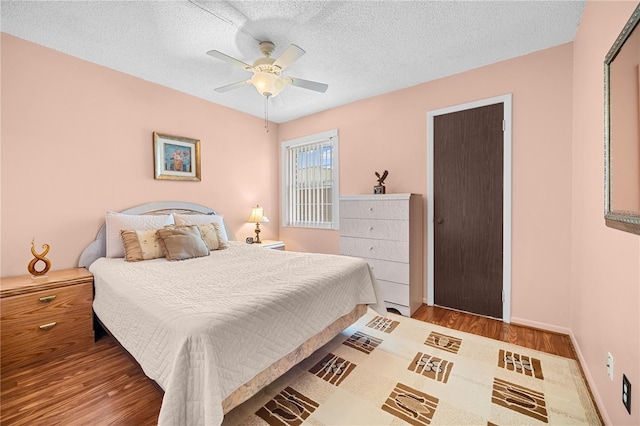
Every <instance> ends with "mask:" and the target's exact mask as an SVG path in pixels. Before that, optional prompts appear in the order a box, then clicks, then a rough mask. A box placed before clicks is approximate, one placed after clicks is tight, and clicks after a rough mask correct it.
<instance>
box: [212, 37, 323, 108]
mask: <svg viewBox="0 0 640 426" xmlns="http://www.w3.org/2000/svg"><path fill="white" fill-rule="evenodd" d="M274 48H275V45H274V44H273V43H272V42H270V41H263V42H260V52H262V54H263V55H264V57H263V58H258V59H256V60H255V61H254V62H253V65H249V64H246V63H244V62H242V61H240V60H238V59H235V58H232V57H231V56H229V55H225V54H224V53H222V52H220V51H217V50H210V51H208V52H207V55H209V56H212V57H214V58H216V59H220V60H222V61H225V62H228V63H230V64H231V65H234V66H236V67H240V68H242V69H244V70H247V71H251V72H252V73H253V76H252V77H251V78H250V79H248V80H243V81H239V82H237V83H233V84H229V85H227V86H222V87H218V88H217V89H215V90H216V92H219V93H225V92H228V91H229V90H233V89H237V88H239V87H242V86H245V85H247V84H253V86H254V87H255V88H256V90H257V91H258V93H260V94H261V95H262V96H264V97H266V98H272V97H274V96H277V95H278V93H280V92H281V91H282V90H283V89H284V88H285V87H287V86H288V85H292V86H297V87H302V88H303V89H309V90H314V91H316V92H321V93H324V92H326V91H327V88H328V87H329V86H328V85H326V84H324V83H318V82H316V81H309V80H303V79H301V78H295V77H289V76H286V77H283V76H282V71H284V70H285V69H286V68H287V67H288V66H289V65H291V64H292V63H294V62H295V61H296V60H298V59H299V58H300V57H301V56H302V55H304V54H305V51H304V50H302V49H301V48H299V47H298V46H296V45H295V44H292V45H290V46H289V47H288V48H287V50H285V51H284V52H283V53H282V54H281V55H280V56H279V57H278V59H273V58H271V54H272V53H273V50H274Z"/></svg>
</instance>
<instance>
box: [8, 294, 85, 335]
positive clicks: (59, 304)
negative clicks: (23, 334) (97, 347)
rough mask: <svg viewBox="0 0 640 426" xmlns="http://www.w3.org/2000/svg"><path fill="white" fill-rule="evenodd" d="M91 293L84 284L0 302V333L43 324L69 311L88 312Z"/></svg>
mask: <svg viewBox="0 0 640 426" xmlns="http://www.w3.org/2000/svg"><path fill="white" fill-rule="evenodd" d="M92 291H93V290H92V284H91V283H86V284H80V285H75V286H70V287H58V288H53V289H51V290H44V291H38V292H34V293H29V294H24V295H20V296H12V297H5V298H3V299H0V307H1V311H0V314H1V315H2V331H4V329H5V327H7V326H9V325H15V324H29V323H37V322H42V321H46V320H47V319H48V318H53V317H59V316H63V315H65V314H66V313H67V312H69V311H71V310H78V309H79V310H84V311H89V312H90V311H91V303H92V299H93V293H92ZM3 334H4V333H3Z"/></svg>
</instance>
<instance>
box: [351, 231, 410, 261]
mask: <svg viewBox="0 0 640 426" xmlns="http://www.w3.org/2000/svg"><path fill="white" fill-rule="evenodd" d="M340 253H341V254H345V255H347V256H355V257H362V258H368V259H380V260H390V261H394V262H405V263H408V262H409V247H408V244H407V243H405V242H402V241H389V240H373V239H367V238H353V237H340Z"/></svg>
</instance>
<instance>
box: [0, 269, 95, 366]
mask: <svg viewBox="0 0 640 426" xmlns="http://www.w3.org/2000/svg"><path fill="white" fill-rule="evenodd" d="M61 275H64V274H61ZM65 277H67V278H66V280H65V279H63V278H60V279H56V278H51V279H49V280H47V279H46V278H45V279H43V280H42V281H37V280H31V279H30V278H24V279H20V278H15V279H14V278H10V279H4V280H3V281H2V286H3V291H4V294H5V297H2V298H1V299H0V315H1V318H0V320H1V321H0V324H1V332H2V339H1V341H0V367H1V369H2V371H6V370H8V369H12V368H16V367H21V366H24V365H27V364H30V363H33V362H38V361H41V360H44V359H48V358H52V357H56V356H59V355H62V354H65V353H68V352H70V351H72V350H77V349H83V348H86V347H88V346H90V345H91V344H93V338H94V333H93V311H92V307H91V305H92V302H93V282H92V277H91V275H90V274H87V273H86V271H85V272H84V274H83V273H82V271H77V270H70V272H68V274H67V275H65ZM65 283H68V285H65ZM7 294H14V295H10V296H7Z"/></svg>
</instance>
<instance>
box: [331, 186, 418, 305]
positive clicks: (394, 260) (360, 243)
mask: <svg viewBox="0 0 640 426" xmlns="http://www.w3.org/2000/svg"><path fill="white" fill-rule="evenodd" d="M422 247H423V237H422V198H421V196H420V195H419V194H383V195H345V196H342V197H340V254H343V255H347V256H354V257H361V258H363V259H365V260H366V261H367V262H368V263H369V265H370V266H371V269H372V271H373V273H374V275H375V277H376V279H377V281H378V284H379V285H380V290H381V292H382V297H383V298H384V301H385V304H386V305H387V308H393V309H396V310H398V311H399V312H400V313H401V314H402V315H406V316H410V315H411V314H413V312H414V311H415V310H416V309H418V307H419V306H420V305H421V304H422V298H423V295H422V289H423V267H422V265H423V255H422V253H423V248H422Z"/></svg>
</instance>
